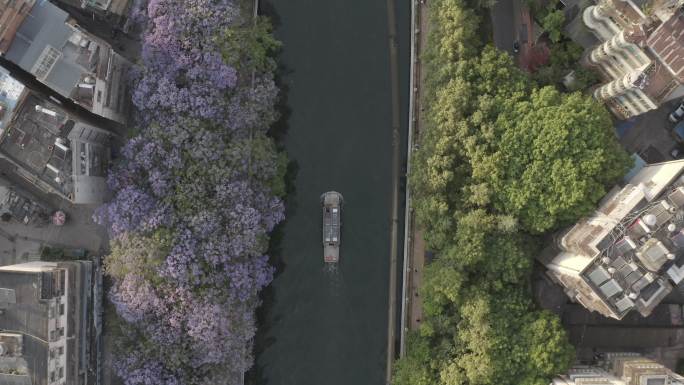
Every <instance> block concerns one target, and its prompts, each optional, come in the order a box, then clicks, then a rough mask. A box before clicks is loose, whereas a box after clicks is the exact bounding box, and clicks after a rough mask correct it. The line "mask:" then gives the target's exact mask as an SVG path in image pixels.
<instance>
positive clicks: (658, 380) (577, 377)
mask: <svg viewBox="0 0 684 385" xmlns="http://www.w3.org/2000/svg"><path fill="white" fill-rule="evenodd" d="M599 384H602V385H684V377H682V376H680V375H678V374H676V373H674V372H672V371H671V370H670V369H668V368H667V367H665V366H664V365H662V364H660V363H658V362H656V361H654V360H652V359H650V358H646V357H643V356H641V355H640V354H638V353H606V354H605V356H604V358H602V359H601V360H600V361H599V362H597V364H596V365H576V366H574V367H572V368H571V369H570V370H569V371H568V373H567V374H564V375H561V376H558V377H556V378H554V379H553V381H552V382H551V385H599Z"/></svg>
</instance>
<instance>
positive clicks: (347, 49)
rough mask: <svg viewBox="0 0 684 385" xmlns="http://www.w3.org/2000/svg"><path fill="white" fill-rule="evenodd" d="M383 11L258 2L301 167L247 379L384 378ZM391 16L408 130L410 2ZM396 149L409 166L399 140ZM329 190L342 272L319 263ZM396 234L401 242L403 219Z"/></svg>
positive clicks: (327, 383)
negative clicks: (339, 199) (335, 194)
mask: <svg viewBox="0 0 684 385" xmlns="http://www.w3.org/2000/svg"><path fill="white" fill-rule="evenodd" d="M387 6H388V5H387V0H268V1H266V2H265V3H262V5H261V11H262V13H263V14H265V15H266V16H269V17H271V18H272V21H273V23H274V25H275V34H276V37H277V38H278V39H279V40H280V41H282V43H283V48H282V52H281V54H280V56H279V60H280V63H281V65H282V67H283V68H282V71H281V79H280V83H281V87H282V88H283V96H284V104H285V109H286V110H285V111H284V118H283V121H282V122H281V123H282V124H283V125H284V127H285V128H282V127H281V128H280V130H281V131H283V132H282V133H281V134H282V144H283V145H284V147H285V150H286V151H287V153H288V156H289V157H290V159H291V161H292V162H293V167H292V168H293V170H295V172H294V173H293V178H294V179H293V180H292V190H293V191H292V192H291V194H290V195H289V197H288V200H287V214H286V215H287V220H286V222H285V224H284V225H283V226H282V228H281V229H280V233H279V235H278V236H276V238H278V239H279V241H277V242H276V245H277V249H276V250H275V251H274V252H273V254H274V260H275V262H276V264H277V265H278V270H279V271H278V273H277V275H276V278H275V280H274V282H273V284H272V285H271V287H270V288H269V289H268V290H266V291H265V293H264V305H263V307H262V309H261V310H260V325H259V327H260V331H259V334H258V336H257V341H256V351H255V355H256V365H255V368H254V370H253V371H252V372H251V373H250V374H249V376H248V381H247V383H252V384H268V385H286V384H287V385H308V384H312V385H336V384H340V385H342V384H344V385H365V384H369V385H370V384H378V385H379V384H383V383H384V382H385V363H386V351H387V306H388V285H389V276H390V271H389V268H390V256H389V251H390V222H391V221H390V214H391V212H390V210H391V199H390V198H391V191H392V169H391V166H392V127H391V124H392V105H391V77H390V64H389V63H390V55H389V41H388V12H387ZM396 12H397V22H396V26H397V31H398V48H399V57H398V59H399V72H400V74H399V75H400V84H399V86H400V96H401V99H400V100H401V123H402V137H405V131H406V129H405V125H406V124H405V123H406V121H407V117H406V116H407V115H406V114H407V112H406V111H407V104H408V96H407V94H408V64H409V57H408V54H409V33H410V32H409V20H410V19H409V12H410V3H409V1H408V0H404V1H400V2H398V3H397V4H396ZM401 154H402V156H401V159H402V164H403V159H404V154H405V143H403V142H402V146H401ZM403 169H404V168H403V166H401V170H403ZM402 172H403V171H402ZM401 182H402V183H403V179H402V180H401ZM329 190H336V191H339V192H340V193H342V194H343V196H344V199H345V205H344V208H343V212H342V221H343V226H342V236H341V239H342V246H341V253H340V263H339V265H338V266H337V268H336V269H326V268H325V267H324V263H323V250H322V244H321V206H320V202H319V196H320V195H321V193H323V192H325V191H329ZM403 193H404V192H403V188H402V189H401V190H400V197H401V199H400V205H401V206H400V211H399V214H400V217H401V218H403V210H401V208H402V207H403ZM399 235H400V239H399V243H401V242H402V238H403V237H402V235H403V222H401V223H400V227H399ZM399 252H400V257H401V252H402V248H401V247H400V248H399ZM399 265H401V258H400V259H399ZM399 282H400V281H399ZM399 302H400V301H398V303H399Z"/></svg>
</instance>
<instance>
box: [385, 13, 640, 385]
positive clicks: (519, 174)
mask: <svg viewBox="0 0 684 385" xmlns="http://www.w3.org/2000/svg"><path fill="white" fill-rule="evenodd" d="M480 3H481V2H478V1H476V0H433V1H432V2H431V3H430V15H429V20H430V29H431V31H430V36H429V39H428V41H429V42H428V46H427V47H426V52H425V53H424V55H423V58H422V60H423V63H424V67H425V68H426V73H427V79H426V83H425V88H426V91H425V93H424V96H423V97H424V100H423V104H424V105H426V106H428V107H427V109H426V112H425V115H426V119H425V122H424V127H422V132H421V143H420V144H421V146H420V149H418V150H417V151H416V152H414V159H415V160H414V168H413V170H412V175H410V185H411V188H412V192H413V196H414V207H415V213H416V220H417V222H418V223H419V224H420V226H422V227H423V228H424V230H425V238H426V242H427V244H428V247H429V248H430V249H432V250H434V251H436V258H435V260H434V261H433V262H432V263H431V264H429V265H428V266H427V267H426V269H425V272H424V282H423V286H422V288H421V295H422V298H423V305H424V309H423V311H424V315H423V318H422V320H421V321H422V322H421V327H420V329H419V330H418V331H415V332H412V333H411V334H409V335H408V339H407V348H406V349H407V355H406V356H405V357H404V358H402V359H400V360H399V361H397V363H396V366H395V385H434V384H444V385H460V384H468V385H494V384H496V385H502V384H511V385H546V384H548V383H549V380H550V378H551V377H552V376H553V375H555V374H559V373H562V372H564V371H566V370H567V369H568V367H569V365H570V364H571V363H572V362H573V360H574V349H573V347H572V346H571V345H570V344H569V342H568V339H567V335H566V333H565V331H564V330H563V329H562V326H561V324H560V321H559V319H558V317H557V316H556V315H554V314H552V313H550V312H548V311H545V310H541V309H539V308H538V307H537V306H536V305H535V304H534V302H533V301H532V296H531V290H530V275H531V272H532V264H533V260H534V257H535V255H536V253H537V252H538V251H539V247H540V243H541V241H540V238H541V236H542V235H543V234H545V233H549V232H551V231H554V230H557V229H559V228H560V227H562V226H565V225H568V224H571V223H572V222H574V221H576V220H577V219H578V218H579V217H580V216H582V215H586V214H588V213H590V211H591V210H592V209H593V208H594V207H595V204H596V202H597V201H598V200H599V198H600V197H601V196H603V195H604V194H605V192H606V189H607V188H608V187H609V186H611V185H612V184H613V183H614V182H616V181H617V180H618V179H619V178H620V177H621V176H622V175H624V173H625V172H626V171H627V170H628V169H629V167H630V165H631V160H630V158H629V156H628V155H627V154H626V153H625V152H624V151H623V150H622V149H621V147H620V146H619V144H618V143H617V141H616V139H615V136H614V133H613V129H612V123H611V119H610V116H609V115H608V113H607V111H606V110H605V109H604V107H602V106H601V105H599V104H597V103H596V102H595V101H594V100H592V99H591V97H589V96H585V95H582V94H580V93H570V94H567V93H561V92H559V91H558V90H557V89H555V88H553V87H549V86H546V87H539V86H537V85H536V84H535V83H534V82H533V81H532V80H531V79H530V78H529V77H528V75H526V74H525V73H523V72H521V71H520V70H519V69H518V68H517V67H516V66H515V65H514V63H513V62H512V59H511V57H510V56H509V55H508V54H506V53H502V52H499V51H497V50H496V49H494V48H493V47H491V46H489V45H487V44H486V42H484V41H483V40H482V39H481V35H485V34H486V33H483V31H481V30H480V28H481V25H482V24H481V23H480V21H481V18H483V17H489V16H488V14H487V13H486V9H483V8H481V6H482V4H480Z"/></svg>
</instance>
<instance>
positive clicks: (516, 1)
mask: <svg viewBox="0 0 684 385" xmlns="http://www.w3.org/2000/svg"><path fill="white" fill-rule="evenodd" d="M490 15H491V18H492V29H493V33H494V45H495V46H496V48H498V49H500V50H502V51H506V52H508V53H509V54H511V56H513V55H514V52H513V43H514V42H515V41H516V40H517V41H520V42H521V43H522V40H521V39H520V37H521V36H520V35H521V26H522V14H521V2H520V0H503V1H497V2H496V4H495V5H494V7H492V9H491V11H490ZM511 15H512V16H513V17H511ZM523 33H524V32H523Z"/></svg>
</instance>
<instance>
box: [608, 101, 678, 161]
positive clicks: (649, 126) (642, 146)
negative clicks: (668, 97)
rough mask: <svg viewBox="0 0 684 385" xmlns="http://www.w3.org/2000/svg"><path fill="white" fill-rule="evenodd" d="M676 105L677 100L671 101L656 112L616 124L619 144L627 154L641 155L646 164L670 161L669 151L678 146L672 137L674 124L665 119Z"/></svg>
mask: <svg viewBox="0 0 684 385" xmlns="http://www.w3.org/2000/svg"><path fill="white" fill-rule="evenodd" d="M678 103H679V100H673V101H670V102H668V103H666V104H663V105H662V106H661V107H660V108H658V109H657V110H652V111H649V112H647V113H645V114H641V115H639V116H636V117H634V118H632V119H629V120H626V121H618V122H616V124H615V126H616V131H617V134H618V137H619V140H620V143H621V144H622V146H623V147H624V148H625V149H626V150H627V152H629V153H630V154H633V153H637V154H639V155H641V156H642V158H644V160H645V161H646V163H657V162H663V161H667V160H672V157H671V156H670V151H672V149H674V148H675V147H677V146H678V144H677V141H676V140H675V137H674V136H673V135H672V128H673V127H674V124H673V123H671V122H670V121H669V120H668V119H667V116H668V115H669V114H670V112H672V110H674V109H675V107H676V105H677V104H678Z"/></svg>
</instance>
